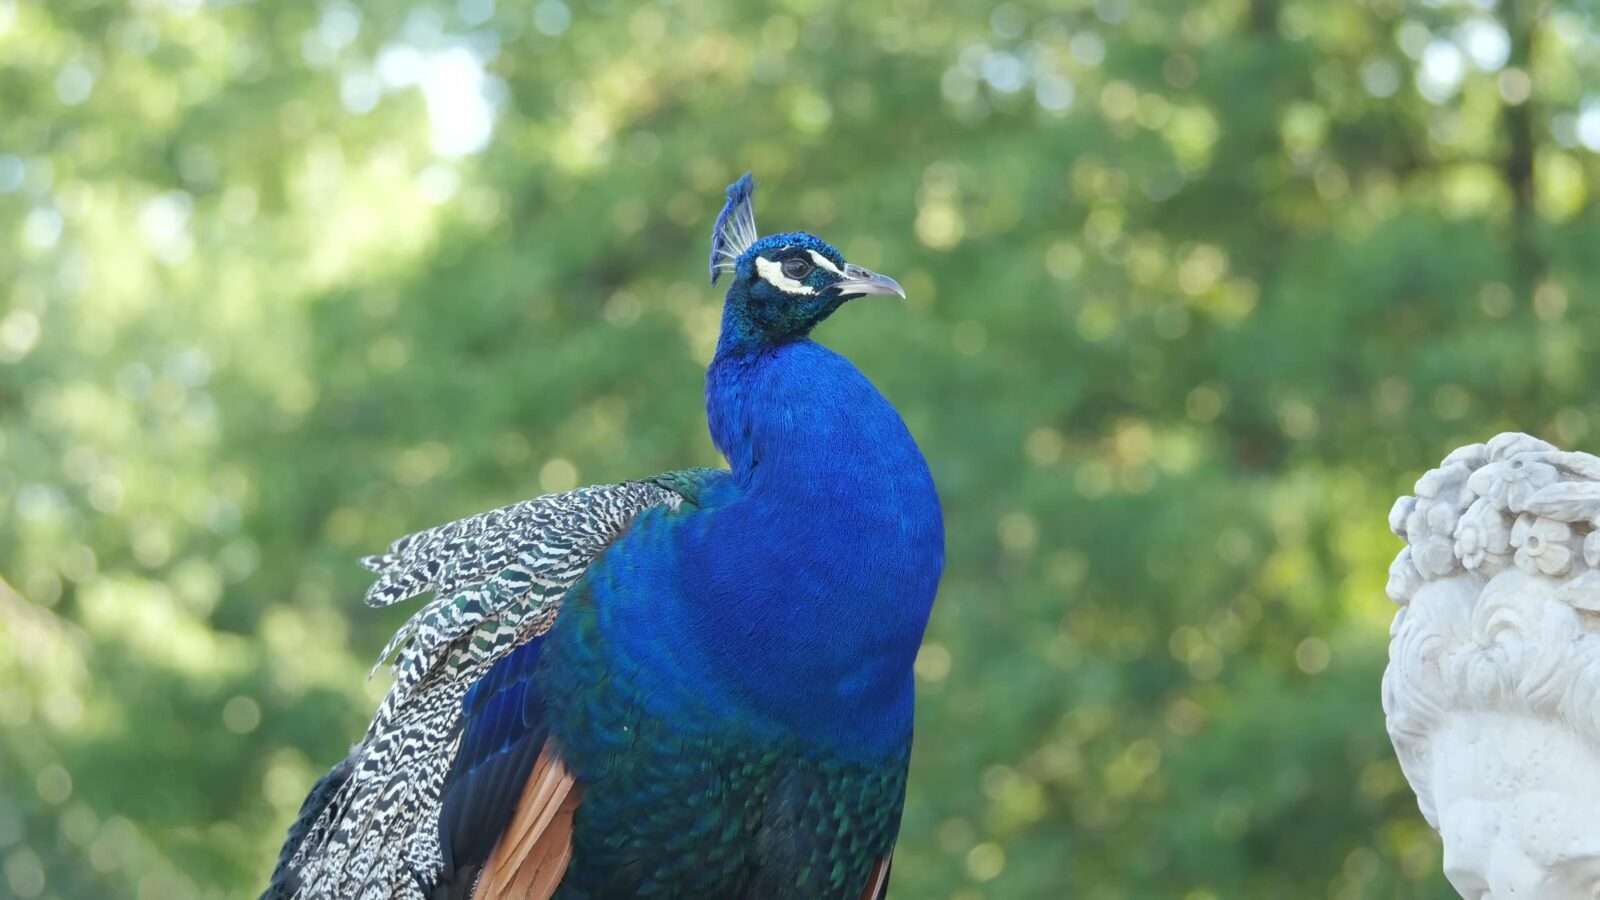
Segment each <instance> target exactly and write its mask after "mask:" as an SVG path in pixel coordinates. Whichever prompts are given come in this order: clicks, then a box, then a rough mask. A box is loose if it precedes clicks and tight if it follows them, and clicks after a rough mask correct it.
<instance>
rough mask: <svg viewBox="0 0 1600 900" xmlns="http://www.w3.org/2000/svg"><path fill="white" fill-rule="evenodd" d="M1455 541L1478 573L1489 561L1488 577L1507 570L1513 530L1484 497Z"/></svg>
mask: <svg viewBox="0 0 1600 900" xmlns="http://www.w3.org/2000/svg"><path fill="white" fill-rule="evenodd" d="M1455 538H1456V541H1455V553H1456V556H1458V557H1460V559H1461V564H1462V565H1464V566H1466V567H1467V568H1468V569H1472V570H1474V571H1476V570H1478V568H1479V567H1480V566H1483V565H1484V563H1485V561H1489V562H1490V563H1491V564H1490V566H1489V567H1488V569H1487V570H1486V572H1485V574H1494V573H1495V572H1497V571H1499V570H1500V569H1501V568H1504V563H1505V559H1506V557H1508V556H1509V555H1510V554H1511V529H1510V528H1508V527H1507V526H1506V520H1505V516H1502V515H1501V514H1500V511H1499V510H1497V509H1495V508H1494V505H1493V504H1491V503H1490V502H1489V501H1488V500H1486V499H1484V498H1481V497H1480V498H1479V499H1477V500H1475V501H1473V503H1472V505H1471V506H1470V507H1468V508H1467V511H1466V512H1465V513H1464V514H1463V515H1462V516H1461V522H1460V523H1459V524H1458V525H1456V532H1455ZM1597 549H1600V547H1597ZM1491 557H1493V558H1494V559H1491ZM1495 563H1498V565H1496V564H1495Z"/></svg>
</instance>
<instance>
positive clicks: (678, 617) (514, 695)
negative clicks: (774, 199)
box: [264, 176, 943, 900]
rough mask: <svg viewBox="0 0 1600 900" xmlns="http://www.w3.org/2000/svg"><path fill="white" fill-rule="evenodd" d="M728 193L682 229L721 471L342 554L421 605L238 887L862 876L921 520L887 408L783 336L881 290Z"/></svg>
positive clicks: (513, 893) (742, 195)
mask: <svg viewBox="0 0 1600 900" xmlns="http://www.w3.org/2000/svg"><path fill="white" fill-rule="evenodd" d="M752 192H753V185H752V183H751V181H750V178H749V176H745V178H743V179H741V180H740V181H739V182H736V183H735V184H734V185H733V186H732V187H730V188H729V192H728V194H729V197H728V203H727V205H726V206H725V207H724V209H723V212H722V215H721V216H719V217H718V220H717V224H716V227H715V229H714V231H713V242H712V280H713V282H715V281H716V280H717V276H718V275H719V274H720V273H722V272H727V273H729V274H730V275H731V276H732V282H731V284H730V286H729V289H728V294H727V299H726V301H725V304H724V314H723V322H722V333H721V338H720V341H719V344H718V349H717V354H716V356H715V358H714V359H713V361H712V364H711V366H710V368H709V370H708V372H707V378H706V407H707V416H708V420H709V424H710V429H711V434H712V438H713V440H714V441H715V443H716V445H717V447H718V448H719V449H720V450H721V451H722V453H723V455H724V456H725V457H726V458H727V460H728V462H729V469H727V470H706V469H696V470H685V471H680V472H674V473H669V474H666V475H662V476H658V477H656V478H651V479H646V480H642V481H637V482H627V483H624V484H617V485H605V486H598V487H590V488H584V489H581V490H577V491H572V492H568V493H564V494H554V495H548V496H544V497H539V498H535V499H533V500H529V501H526V502H524V503H520V504H516V505H514V506H509V507H505V508H503V509H500V510H496V511H493V512H489V513H485V514H482V515H479V516H475V517H472V518H469V519H464V520H462V521H460V522H455V523H451V524H448V525H444V526H440V527H438V528H435V529H432V530H429V531H424V532H421V533H419V534H416V535H412V536H410V537H407V538H402V539H401V540H399V541H397V542H396V543H395V544H394V545H393V546H392V547H391V548H390V549H389V552H388V553H386V554H384V555H382V556H378V557H373V558H369V559H368V560H366V561H365V563H366V564H367V565H368V566H369V567H370V568H371V569H373V570H374V571H375V572H376V573H377V576H378V577H377V581H376V582H375V583H374V585H373V586H372V588H371V590H370V591H369V592H368V598H367V599H368V602H369V603H371V604H373V605H380V606H381V605H388V604H391V603H396V602H399V601H401V600H405V599H409V598H412V597H416V596H418V595H421V594H424V593H428V592H431V593H432V594H433V599H432V600H430V601H429V602H428V603H427V604H426V605H425V606H424V607H423V608H422V609H421V610H420V611H419V612H418V613H417V614H416V615H414V616H413V617H412V618H411V620H410V621H408V622H407V623H406V625H405V626H404V627H403V628H402V629H401V630H400V632H399V633H398V634H397V635H396V636H395V638H394V640H393V641H391V642H390V645H389V647H387V648H385V651H384V654H383V657H382V659H384V660H387V659H389V658H391V657H394V658H395V682H394V685H393V687H392V688H391V689H390V692H389V694H388V695H387V696H386V697H385V699H384V701H383V703H382V704H381V705H380V707H379V709H378V711H377V714H376V715H375V717H374V719H373V722H372V725H371V726H370V727H369V729H368V730H367V733H366V735H365V737H364V738H363V739H362V741H361V742H360V743H358V744H357V745H356V746H355V747H354V748H353V749H352V751H351V753H350V755H349V756H348V757H347V758H346V759H345V760H344V761H342V762H341V763H339V764H338V765H337V766H335V767H334V769H333V770H332V771H330V772H329V773H328V774H327V775H326V776H324V778H323V779H322V781H320V782H319V783H318V784H317V785H316V786H315V787H314V788H313V789H312V791H311V793H310V795H309V796H308V797H307V800H306V803H305V805H304V807H303V808H302V810H301V814H300V817H299V819H298V821H297V822H296V823H295V825H294V826H293V827H292V828H291V830H290V833H289V837H288V840H287V841H286V843H285V846H284V849H283V852H282V854H281V856H280V860H279V864H278V867H277V870H276V871H275V872H274V874H273V879H272V882H271V884H270V886H269V887H268V889H267V892H266V894H265V896H264V900H290V898H301V900H331V898H362V900H390V898H407V900H411V898H428V900H442V898H462V900H465V898H480V900H488V898H496V900H498V898H512V897H515V898H546V897H557V898H571V900H579V898H583V900H603V898H629V897H661V898H730V900H732V898H757V897H759V898H780V900H782V898H843V900H857V898H874V897H881V896H882V892H883V891H884V890H886V885H887V877H888V868H889V860H890V857H891V855H892V852H893V848H894V842H895V837H896V834H897V831H898V827H899V820H900V813H901V808H902V805H903V802H904V796H905V782H906V767H907V763H908V759H909V753H910V746H911V723H912V710H913V700H914V691H913V688H914V685H913V677H912V663H913V661H914V659H915V655H916V652H917V648H918V646H919V644H920V642H921V638H922V632H923V629H924V627H925V626H926V623H927V618H928V614H929V611H930V609H931V605H932V602H933V598H934V594H935V592H936V590H937V586H938V581H939V576H940V572H941V569H942V565H943V524H942V517H941V514H940V510H939V502H938V497H937V494H936V492H935V490H934V485H933V480H932V478H931V476H930V475H929V472H928V468H927V465H926V463H925V462H924V460H923V458H922V455H921V453H920V451H919V450H918V449H917V446H916V444H915V442H914V441H913V440H912V437H911V435H910V433H909V431H908V430H907V429H906V427H905V425H904V423H903V422H902V421H901V419H900V417H899V415H898V414H897V413H896V412H895V411H894V409H893V407H892V406H891V405H890V404H889V402H888V401H887V400H886V399H885V398H884V397H883V396H882V395H881V394H880V393H879V392H878V391H877V390H876V388H874V387H873V385H872V384H871V383H870V382H869V381H868V380H867V379H866V378H865V376H863V375H862V374H861V373H860V372H859V371H857V370H856V369H855V367H854V366H852V365H851V364H850V363H849V361H847V360H846V359H844V358H843V357H842V356H839V355H838V354H836V353H833V352H831V351H829V350H827V349H825V348H823V347H822V346H820V345H818V344H816V343H815V342H813V341H811V340H810V339H809V337H808V335H809V333H810V331H811V329H812V327H814V326H815V325H816V324H817V323H818V322H820V321H822V319H824V318H826V317H827V316H828V315H829V314H831V313H832V312H833V311H834V310H835V309H837V308H838V306H839V305H840V304H842V303H843V302H845V301H846V300H848V299H850V298H852V297H856V296H861V295H864V294H871V293H891V292H893V293H898V292H899V286H898V285H896V284H895V283H894V282H893V281H892V280H891V279H888V278H886V277H884V276H880V275H875V274H873V273H871V272H867V271H866V270H864V269H860V268H858V267H855V266H851V265H848V264H847V263H845V261H844V259H843V257H842V256H840V254H839V253H838V251H836V250H834V249H833V248H832V247H831V246H829V245H828V244H826V243H825V242H823V241H821V240H819V239H817V238H815V237H813V236H811V235H808V234H804V233H800V232H792V233H787V234H778V235H771V236H768V237H764V238H763V237H758V236H757V234H756V232H755V225H754V215H753V211H752V206H751V195H752Z"/></svg>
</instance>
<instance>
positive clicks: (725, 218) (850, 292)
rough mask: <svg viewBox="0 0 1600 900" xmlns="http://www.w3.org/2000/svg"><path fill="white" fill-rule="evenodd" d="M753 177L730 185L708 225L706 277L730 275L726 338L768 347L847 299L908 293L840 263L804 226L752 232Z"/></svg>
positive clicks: (806, 328)
mask: <svg viewBox="0 0 1600 900" xmlns="http://www.w3.org/2000/svg"><path fill="white" fill-rule="evenodd" d="M754 194H755V180H754V179H753V178H751V177H750V175H748V174H746V175H745V176H744V177H743V178H740V179H739V180H738V181H735V182H734V183H733V184H731V185H729V186H728V202H727V204H726V205H724V206H723V207H722V213H721V215H719V216H717V224H716V226H715V227H714V228H712V230H711V283H712V284H716V283H717V278H718V277H719V276H720V275H721V274H722V273H723V272H727V273H729V274H730V275H731V276H732V277H733V283H732V284H730V285H728V295H727V300H726V307H725V310H724V317H723V332H724V333H723V338H724V341H725V342H728V341H733V342H737V343H748V344H755V345H766V346H772V345H776V344H781V343H784V342H786V341H792V340H796V339H798V338H802V337H805V336H806V335H807V334H808V333H810V331H811V329H813V328H815V327H816V326H817V325H818V323H820V322H821V321H822V320H823V319H826V318H827V317H828V316H829V315H830V314H832V313H833V311H834V310H836V309H838V308H839V305H840V304H842V303H844V302H845V301H846V300H852V299H854V298H856V297H862V296H865V295H867V294H897V295H899V296H900V297H905V295H906V293H905V291H904V290H902V289H901V287H900V284H899V282H896V281H895V280H894V279H893V278H890V277H889V276H887V275H879V274H878V273H876V272H871V271H868V270H867V269H863V268H862V267H860V266H857V265H853V264H851V263H848V262H845V259H844V255H843V254H841V253H840V252H839V251H838V250H835V249H834V248H833V246H832V245H831V244H829V243H828V242H827V241H824V240H822V239H821V238H818V237H816V236H814V235H810V234H807V233H805V232H803V231H789V232H784V233H782V234H769V235H767V236H766V237H761V236H759V235H758V234H757V232H756V216H755V206H754V204H753V195H754Z"/></svg>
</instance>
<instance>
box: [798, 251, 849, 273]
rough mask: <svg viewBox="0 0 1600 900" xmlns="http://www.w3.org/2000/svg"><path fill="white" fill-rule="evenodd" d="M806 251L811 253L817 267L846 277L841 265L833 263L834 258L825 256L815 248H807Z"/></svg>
mask: <svg viewBox="0 0 1600 900" xmlns="http://www.w3.org/2000/svg"><path fill="white" fill-rule="evenodd" d="M806 252H807V253H809V254H811V261H812V262H814V263H816V264H817V268H819V269H823V270H825V271H828V272H832V273H833V274H835V275H838V276H839V277H840V278H843V277H844V273H843V272H841V271H839V267H838V266H836V265H834V264H833V260H831V259H829V258H827V257H826V256H823V255H822V254H821V253H818V252H817V251H815V250H807V251H806Z"/></svg>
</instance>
